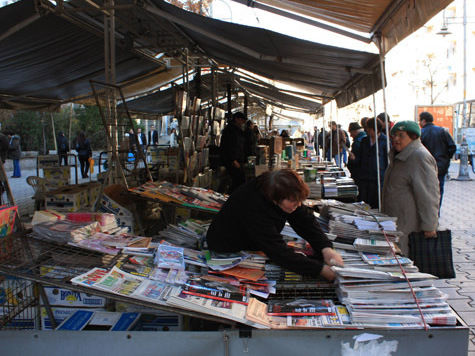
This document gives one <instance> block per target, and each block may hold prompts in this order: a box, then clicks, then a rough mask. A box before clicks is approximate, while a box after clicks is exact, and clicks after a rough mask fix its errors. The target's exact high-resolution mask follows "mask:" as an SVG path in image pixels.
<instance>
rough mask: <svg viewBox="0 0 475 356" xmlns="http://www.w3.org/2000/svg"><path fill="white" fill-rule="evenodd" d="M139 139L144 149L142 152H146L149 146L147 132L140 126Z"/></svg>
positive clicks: (138, 130)
mask: <svg viewBox="0 0 475 356" xmlns="http://www.w3.org/2000/svg"><path fill="white" fill-rule="evenodd" d="M137 139H138V140H139V146H140V148H141V149H142V152H145V149H146V148H147V137H145V134H144V133H143V132H142V129H141V128H140V127H139V128H138V129H137Z"/></svg>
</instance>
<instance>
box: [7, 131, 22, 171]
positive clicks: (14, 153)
mask: <svg viewBox="0 0 475 356" xmlns="http://www.w3.org/2000/svg"><path fill="white" fill-rule="evenodd" d="M8 156H9V158H10V159H11V160H13V175H12V178H21V169H20V158H21V147H20V136H18V135H15V134H12V135H10V136H9V144H8Z"/></svg>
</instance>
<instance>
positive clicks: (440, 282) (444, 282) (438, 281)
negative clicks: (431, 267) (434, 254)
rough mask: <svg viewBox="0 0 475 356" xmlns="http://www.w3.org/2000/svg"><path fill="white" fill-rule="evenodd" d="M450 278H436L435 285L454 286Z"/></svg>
mask: <svg viewBox="0 0 475 356" xmlns="http://www.w3.org/2000/svg"><path fill="white" fill-rule="evenodd" d="M449 281H450V279H436V280H435V281H434V282H433V283H434V287H437V288H448V287H453V285H452V284H450V283H449Z"/></svg>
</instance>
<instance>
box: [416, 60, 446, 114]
mask: <svg viewBox="0 0 475 356" xmlns="http://www.w3.org/2000/svg"><path fill="white" fill-rule="evenodd" d="M418 62H419V64H420V65H422V67H423V68H424V70H425V71H426V72H427V75H428V77H427V79H423V80H422V84H423V87H422V90H423V91H424V92H426V90H429V97H430V104H431V105H433V104H434V103H435V102H436V101H437V98H438V97H439V96H440V95H441V94H442V93H444V92H445V91H446V90H447V89H448V86H449V84H448V81H447V79H445V80H443V79H442V77H441V73H440V68H439V67H438V66H437V65H436V61H435V54H434V53H428V54H427V55H426V56H425V58H424V59H422V60H421V61H418Z"/></svg>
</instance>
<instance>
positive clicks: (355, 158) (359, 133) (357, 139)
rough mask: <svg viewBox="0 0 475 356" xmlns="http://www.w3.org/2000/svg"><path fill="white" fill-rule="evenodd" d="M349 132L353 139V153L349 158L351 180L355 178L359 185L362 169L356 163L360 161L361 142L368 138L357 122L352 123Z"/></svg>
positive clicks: (351, 152)
mask: <svg viewBox="0 0 475 356" xmlns="http://www.w3.org/2000/svg"><path fill="white" fill-rule="evenodd" d="M348 131H349V132H350V136H351V138H352V139H353V143H352V144H351V151H350V154H349V157H348V170H349V171H350V174H351V178H353V180H354V181H355V184H356V185H358V183H359V178H360V170H361V167H360V166H356V164H355V162H359V161H360V158H359V154H360V146H361V141H362V140H363V138H365V137H366V132H365V131H364V130H363V128H362V127H361V126H360V125H359V124H358V123H357V122H352V123H350V126H348Z"/></svg>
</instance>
